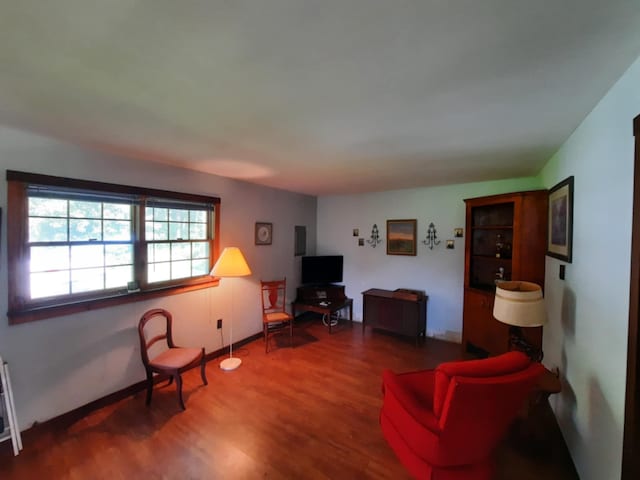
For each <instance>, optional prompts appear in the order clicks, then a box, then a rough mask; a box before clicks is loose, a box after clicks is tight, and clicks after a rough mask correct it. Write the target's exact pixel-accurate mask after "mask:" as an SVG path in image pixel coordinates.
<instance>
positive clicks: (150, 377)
mask: <svg viewBox="0 0 640 480" xmlns="http://www.w3.org/2000/svg"><path fill="white" fill-rule="evenodd" d="M151 392H153V373H151V370H147V400H146V401H145V404H146V405H149V404H151Z"/></svg>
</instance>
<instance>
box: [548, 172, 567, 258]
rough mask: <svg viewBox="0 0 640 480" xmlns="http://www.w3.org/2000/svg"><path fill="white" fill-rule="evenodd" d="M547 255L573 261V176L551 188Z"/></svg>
mask: <svg viewBox="0 0 640 480" xmlns="http://www.w3.org/2000/svg"><path fill="white" fill-rule="evenodd" d="M548 221H549V225H548V233H547V236H548V238H547V255H549V256H550V257H554V258H557V259H559V260H563V261H565V262H568V263H571V260H572V249H573V176H571V177H568V178H565V179H564V180H563V181H561V182H560V183H558V184H557V185H556V186H555V187H553V188H552V189H551V190H549V220H548Z"/></svg>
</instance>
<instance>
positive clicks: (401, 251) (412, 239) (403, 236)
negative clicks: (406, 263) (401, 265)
mask: <svg viewBox="0 0 640 480" xmlns="http://www.w3.org/2000/svg"><path fill="white" fill-rule="evenodd" d="M416 223H417V222H416V220H387V255H415V254H416Z"/></svg>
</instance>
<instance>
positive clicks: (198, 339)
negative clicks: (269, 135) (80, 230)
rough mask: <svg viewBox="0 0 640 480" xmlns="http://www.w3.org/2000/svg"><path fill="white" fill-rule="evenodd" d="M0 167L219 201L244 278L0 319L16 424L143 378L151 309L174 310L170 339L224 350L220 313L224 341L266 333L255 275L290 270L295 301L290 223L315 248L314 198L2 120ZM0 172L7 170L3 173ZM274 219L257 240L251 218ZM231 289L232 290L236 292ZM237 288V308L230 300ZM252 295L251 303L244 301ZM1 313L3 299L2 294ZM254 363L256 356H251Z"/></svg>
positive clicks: (226, 238)
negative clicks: (141, 327)
mask: <svg viewBox="0 0 640 480" xmlns="http://www.w3.org/2000/svg"><path fill="white" fill-rule="evenodd" d="M0 167H1V168H2V169H3V170H4V169H11V170H20V171H26V172H33V173H41V174H48V175H57V176H64V177H71V178H80V179H86V180H97V181H102V182H109V183H120V184H125V185H136V186H141V187H148V188H160V189H165V190H172V191H178V192H181V191H183V192H189V193H196V194H204V195H212V196H219V197H220V198H221V202H222V206H221V225H220V240H221V245H220V246H221V247H222V248H224V247H225V246H228V245H235V246H238V247H240V248H241V249H242V251H243V252H244V254H245V256H246V258H247V261H248V263H249V265H250V267H251V269H252V271H253V275H252V276H250V277H242V278H237V279H223V280H222V281H221V284H220V286H219V287H217V288H208V289H204V290H199V291H195V292H191V293H186V294H182V295H174V296H169V297H164V298H160V299H154V300H150V301H144V302H138V303H132V304H127V305H121V306H118V307H114V308H107V309H100V310H95V311H91V312H86V313H81V314H76V315H69V316H65V317H58V318H51V319H47V320H41V321H37V322H32V323H28V324H22V325H14V326H9V325H8V322H7V319H6V317H5V319H4V321H1V322H0V355H2V356H3V358H4V359H5V360H6V361H8V362H9V365H10V369H11V377H12V382H13V389H14V394H15V400H16V409H17V413H18V422H19V423H20V427H21V428H22V429H25V428H28V427H29V426H31V424H32V423H33V422H35V421H38V422H42V421H44V420H47V419H49V418H52V417H55V416H57V415H60V414H62V413H65V412H67V411H70V410H72V409H74V408H77V407H79V406H82V405H84V404H86V403H89V402H91V401H93V400H96V399H98V398H101V397H103V396H105V395H108V394H110V393H112V392H115V391H117V390H120V389H122V388H125V387H127V386H129V385H132V384H134V383H136V382H138V381H140V380H143V379H144V378H145V374H144V370H143V368H142V363H141V360H140V352H139V347H138V337H137V330H136V328H137V324H138V320H139V318H140V316H141V315H142V313H144V312H145V311H146V310H148V309H149V308H155V307H163V308H166V309H168V310H170V311H171V312H172V313H173V314H174V321H175V326H174V330H175V336H176V342H178V343H182V344H185V345H187V344H188V345H202V344H204V346H205V348H206V350H207V352H211V351H214V350H217V349H219V348H221V346H222V343H221V340H220V335H219V331H217V330H216V329H215V322H214V320H215V319H217V318H219V317H222V318H223V319H224V321H223V326H224V328H223V332H224V336H225V337H224V338H225V340H224V343H225V345H226V344H228V341H229V338H228V336H229V326H230V320H231V312H232V310H233V320H234V324H233V325H234V329H233V338H234V339H235V340H239V339H242V338H246V337H248V336H250V335H253V334H255V333H257V332H260V331H261V330H262V320H261V314H260V308H261V307H260V300H259V298H260V296H259V286H258V282H259V280H260V279H270V278H276V277H281V276H283V275H286V277H287V279H288V287H289V288H288V296H289V297H290V299H293V297H294V296H295V286H296V285H297V284H298V283H299V279H300V265H299V261H300V260H299V257H297V258H295V257H294V255H293V252H294V225H306V226H307V242H308V248H309V250H310V251H313V250H314V249H315V247H316V245H315V229H316V199H315V197H309V196H304V195H298V194H293V193H289V192H285V191H281V190H274V189H270V188H264V187H259V186H255V185H252V184H248V183H244V182H238V181H234V180H229V179H224V178H221V177H217V176H214V175H206V174H202V173H197V172H194V171H189V170H183V169H177V168H172V167H167V166H163V165H158V164H152V163H145V162H136V161H131V160H127V159H124V158H120V157H116V156H110V155H105V154H101V153H97V152H94V151H90V150H88V149H85V148H80V147H77V146H73V145H70V144H67V143H63V142H59V141H55V140H52V139H49V138H46V137H43V136H39V135H34V134H32V133H28V132H23V131H19V130H15V129H10V128H3V127H0ZM3 175H4V172H3ZM6 196H7V195H6V182H4V181H2V182H0V206H2V207H3V208H4V209H5V212H6ZM2 220H3V225H2V238H1V240H0V241H1V249H2V255H1V257H0V291H4V292H6V290H7V281H8V279H7V269H6V265H7V253H6V243H7V242H6V238H7V237H6V231H7V228H11V227H12V226H11V225H7V223H6V214H5V215H3V218H2ZM256 221H266V222H272V223H273V244H272V245H271V246H255V245H254V223H255V222H256ZM232 286H233V292H232ZM231 293H233V299H234V301H233V306H232V305H231V301H230V299H231V296H232V295H231ZM248 300H250V301H248ZM0 311H1V312H3V314H4V313H5V312H6V311H7V296H6V295H1V296H0ZM255 361H259V359H255Z"/></svg>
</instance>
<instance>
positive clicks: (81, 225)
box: [69, 219, 102, 242]
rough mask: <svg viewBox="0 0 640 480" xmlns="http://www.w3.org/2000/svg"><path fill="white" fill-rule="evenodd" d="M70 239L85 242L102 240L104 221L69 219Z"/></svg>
mask: <svg viewBox="0 0 640 480" xmlns="http://www.w3.org/2000/svg"><path fill="white" fill-rule="evenodd" d="M69 240H70V241H72V242H83V241H88V240H98V241H100V240H102V222H101V221H100V220H74V219H70V220H69Z"/></svg>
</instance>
